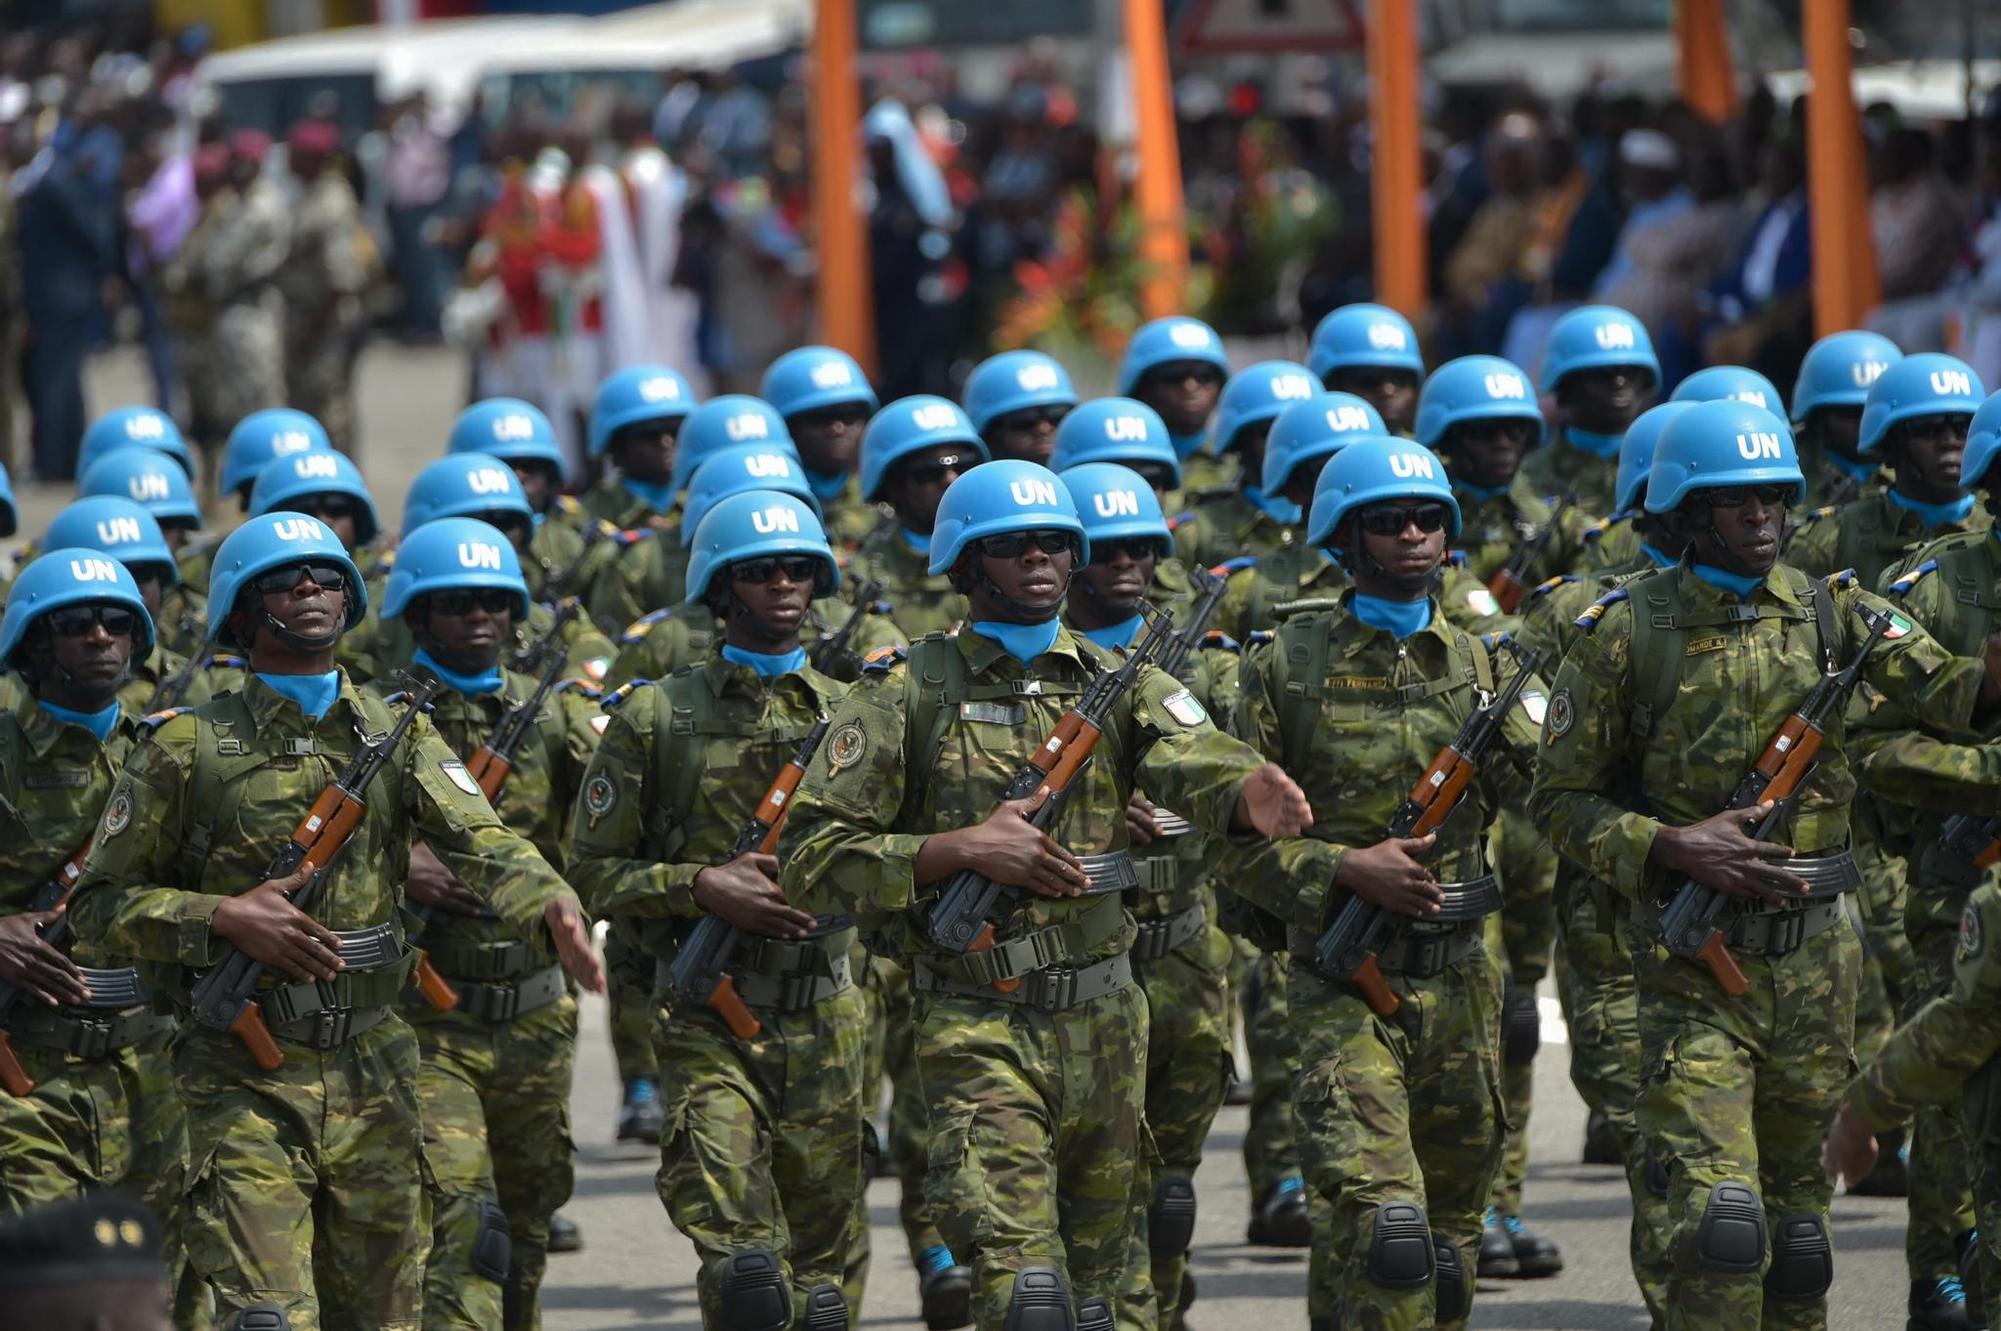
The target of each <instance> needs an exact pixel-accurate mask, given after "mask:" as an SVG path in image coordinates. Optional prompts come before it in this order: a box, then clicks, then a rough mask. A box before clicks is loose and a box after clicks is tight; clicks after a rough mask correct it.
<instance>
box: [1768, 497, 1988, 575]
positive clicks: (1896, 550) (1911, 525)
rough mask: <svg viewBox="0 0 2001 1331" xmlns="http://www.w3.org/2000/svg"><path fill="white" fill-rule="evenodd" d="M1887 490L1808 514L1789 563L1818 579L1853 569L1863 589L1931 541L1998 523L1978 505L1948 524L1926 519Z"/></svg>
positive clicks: (1789, 549) (1788, 556) (1794, 540)
mask: <svg viewBox="0 0 2001 1331" xmlns="http://www.w3.org/2000/svg"><path fill="white" fill-rule="evenodd" d="M1890 494H1891V492H1890V491H1888V490H1882V491H1878V492H1877V493H1875V494H1872V495H1869V496H1868V497H1866V498H1863V499H1858V500H1856V501H1855V502H1854V503H1852V504H1849V505H1848V506H1847V507H1845V508H1840V509H1835V510H1832V511H1830V510H1827V509H1821V510H1819V511H1818V512H1815V513H1812V514H1809V515H1808V516H1807V518H1806V520H1805V522H1803V523H1802V524H1801V526H1800V529H1799V532H1798V534H1797V535H1795V536H1794V537H1793V538H1792V541H1791V543H1790V544H1788V545H1787V546H1786V562H1787V563H1789V564H1792V565H1794V566H1795V567H1798V568H1803V569H1805V570H1806V571H1807V572H1809V573H1811V574H1814V575H1815V576H1816V577H1826V576H1827V575H1828V574H1830V573H1839V572H1841V571H1842V570H1843V569H1853V570H1854V571H1855V577H1856V579H1857V580H1858V581H1859V582H1861V584H1862V585H1863V586H1864V587H1872V588H1873V587H1878V586H1880V585H1882V577H1883V573H1884V570H1886V569H1888V568H1889V567H1890V566H1891V565H1892V564H1894V563H1896V562H1897V561H1899V560H1901V559H1902V558H1903V557H1904V556H1905V555H1907V554H1909V553H1910V552H1911V551H1913V550H1915V549H1917V548H1918V547H1919V546H1920V545H1923V544H1925V543H1926V542H1929V541H1935V540H1937V539H1939V538H1940V537H1942V536H1949V535H1952V534H1953V533H1955V532H1983V531H1986V530H1987V529H1988V528H1989V527H1991V526H1993V525H1994V520H1993V519H1992V518H1991V517H1989V516H1988V515H1987V510H1986V509H1984V508H1982V507H1981V506H1980V505H1979V504H1978V503H1976V504H1975V505H1974V506H1973V510H1972V512H1970V513H1968V514H1967V515H1966V519H1965V520H1964V521H1963V522H1957V523H1952V524H1950V525H1948V526H1943V527H1931V526H1927V525H1926V523H1925V520H1924V519H1923V518H1922V517H1920V516H1919V515H1918V514H1916V513H1913V512H1912V511H1911V510H1910V509H1907V508H1904V507H1902V506H1901V505H1899V504H1897V503H1896V502H1895V501H1894V500H1892V499H1891V498H1890Z"/></svg>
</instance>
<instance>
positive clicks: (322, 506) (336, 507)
mask: <svg viewBox="0 0 2001 1331" xmlns="http://www.w3.org/2000/svg"><path fill="white" fill-rule="evenodd" d="M292 511H293V512H294V513H304V514H306V515H307V516H308V517H314V518H320V519H323V520H324V521H327V522H339V521H340V520H341V519H342V518H351V517H354V516H356V515H357V514H359V513H360V512H361V505H359V504H357V503H355V502H354V500H353V499H351V498H349V497H348V496H346V495H335V494H326V495H307V496H305V497H304V498H303V499H300V500H298V501H297V502H296V503H294V504H293V505H292Z"/></svg>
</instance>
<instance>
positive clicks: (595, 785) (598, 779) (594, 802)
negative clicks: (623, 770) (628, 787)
mask: <svg viewBox="0 0 2001 1331" xmlns="http://www.w3.org/2000/svg"><path fill="white" fill-rule="evenodd" d="M582 794H583V805H584V812H585V813H587V814H589V815H590V816H591V821H592V822H593V823H595V822H596V821H597V820H598V819H600V818H602V817H604V816H605V815H606V814H608V813H610V812H611V808H612V805H614V804H616V803H618V787H617V786H616V785H614V784H613V783H612V779H611V778H610V777H608V776H606V775H605V774H604V773H603V772H593V773H591V777H590V779H589V780H588V781H586V782H584V789H583V792H582Z"/></svg>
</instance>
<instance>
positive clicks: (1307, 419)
mask: <svg viewBox="0 0 2001 1331" xmlns="http://www.w3.org/2000/svg"><path fill="white" fill-rule="evenodd" d="M1388 434H1389V430H1388V429H1386V428H1385V427H1384V425H1383V418H1382V417H1381V416H1379V415H1377V414H1376V409H1375V408H1374V407H1372V406H1370V405H1369V404H1368V403H1366V402H1364V401H1363V400H1362V399H1361V398H1358V397H1356V396H1355V395H1354V394H1353V393H1319V394H1316V395H1315V396H1313V397H1310V398H1308V399H1307V400H1306V401H1304V402H1295V403H1293V404H1292V405H1291V406H1289V407H1287V408H1286V409H1285V410H1284V411H1281V412H1280V413H1279V414H1278V418H1277V419H1276V420H1274V421H1273V422H1272V423H1271V433H1270V434H1268V435H1266V436H1265V466H1264V475H1263V477H1262V478H1260V479H1261V480H1262V482H1263V484H1262V487H1261V488H1262V489H1263V491H1264V493H1265V494H1266V495H1267V496H1270V497H1272V498H1277V497H1278V496H1279V495H1280V494H1282V493H1283V492H1284V490H1285V483H1286V482H1287V481H1289V480H1291V479H1292V473H1293V472H1294V471H1297V470H1298V469H1299V467H1300V464H1302V463H1306V462H1316V461H1319V460H1321V459H1323V458H1325V457H1327V456H1328V455H1329V454H1332V453H1338V452H1340V451H1341V450H1342V449H1343V448H1346V447H1347V446H1348V445H1349V444H1351V443H1353V442H1354V441H1355V440H1357V439H1369V438H1375V437H1379V436H1386V435H1388Z"/></svg>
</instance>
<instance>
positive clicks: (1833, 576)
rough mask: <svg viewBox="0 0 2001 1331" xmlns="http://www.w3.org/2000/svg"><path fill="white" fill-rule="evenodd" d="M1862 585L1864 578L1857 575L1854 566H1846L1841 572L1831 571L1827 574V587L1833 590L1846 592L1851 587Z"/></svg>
mask: <svg viewBox="0 0 2001 1331" xmlns="http://www.w3.org/2000/svg"><path fill="white" fill-rule="evenodd" d="M1861 585H1862V579H1860V578H1858V577H1856V576H1855V570H1854V569H1852V568H1845V569H1842V570H1841V571H1840V572H1839V573H1830V574H1828V575H1827V589H1828V590H1829V591H1831V592H1845V591H1847V590H1849V589H1850V588H1851V587H1860V586H1861Z"/></svg>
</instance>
